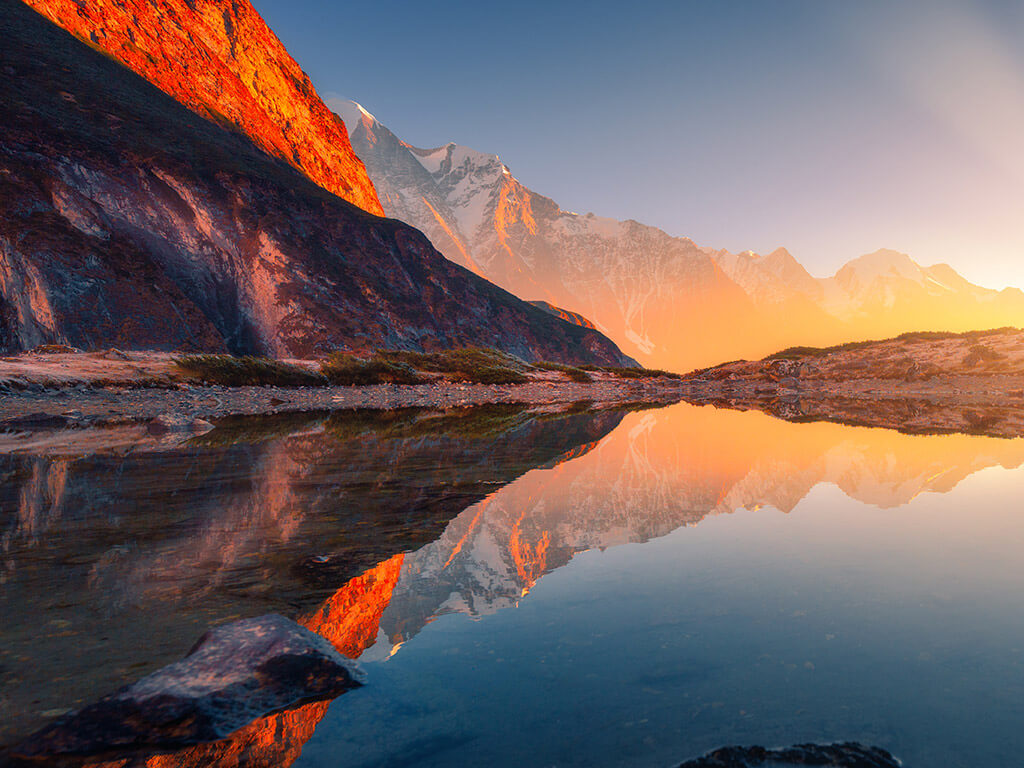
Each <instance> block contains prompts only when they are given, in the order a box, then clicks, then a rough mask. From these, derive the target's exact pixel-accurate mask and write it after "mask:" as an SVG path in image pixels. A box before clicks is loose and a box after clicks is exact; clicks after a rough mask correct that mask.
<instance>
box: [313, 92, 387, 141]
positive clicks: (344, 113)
mask: <svg viewBox="0 0 1024 768" xmlns="http://www.w3.org/2000/svg"><path fill="white" fill-rule="evenodd" d="M326 104H327V106H328V107H330V108H331V109H332V110H333V111H334V112H335V113H336V114H337V115H338V116H340V117H341V119H342V120H344V121H345V127H346V128H348V133H349V136H351V135H352V134H353V133H355V130H356V128H358V127H359V124H360V123H362V124H363V125H365V126H366V128H367V130H369V129H371V128H373V127H374V126H375V125H378V124H379V122H378V120H377V118H376V117H374V116H373V115H372V114H370V112H368V111H367V110H366V109H364V108H363V105H362V104H360V103H359V102H358V101H352V100H351V99H341V98H337V97H332V98H329V99H327V101H326Z"/></svg>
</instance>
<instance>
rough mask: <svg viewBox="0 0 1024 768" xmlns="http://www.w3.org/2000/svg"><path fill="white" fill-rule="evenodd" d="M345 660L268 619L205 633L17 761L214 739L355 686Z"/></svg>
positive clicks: (58, 727) (21, 752) (22, 750)
mask: <svg viewBox="0 0 1024 768" xmlns="http://www.w3.org/2000/svg"><path fill="white" fill-rule="evenodd" d="M362 682H363V676H362V673H361V672H360V670H359V669H358V667H357V666H356V665H355V663H354V662H352V661H350V660H348V659H346V658H345V657H344V656H342V655H341V654H339V653H338V652H337V651H336V650H335V649H334V647H333V646H332V645H331V644H330V643H329V642H327V641H326V640H324V639H323V638H322V637H320V636H319V635H317V634H314V633H313V632H310V631H309V630H308V629H306V628H305V627H302V626H300V625H298V624H296V623H295V622H294V621H291V620H289V619H286V618H284V617H283V616H279V615H277V614H267V615H266V616H260V617H257V618H253V619H243V620H242V621H236V622H233V623H231V624H226V625H224V626H222V627H217V628H215V629H212V630H210V631H209V632H207V633H206V634H205V635H203V637H202V638H201V639H200V640H199V642H198V643H196V645H195V647H194V648H193V649H192V650H191V651H190V652H189V654H188V655H187V656H186V657H185V658H184V659H182V660H181V661H179V662H176V663H174V664H170V665H168V666H166V667H164V668H163V669H160V670H158V671H156V672H154V673H153V674H151V675H148V676H146V677H144V678H142V679H141V680H139V681H138V682H136V683H133V684H131V685H128V686H125V687H124V688H122V689H121V690H119V691H117V692H116V693H113V694H111V695H109V696H106V697H104V698H102V699H100V700H99V701H97V702H96V703H95V704H91V705H89V706H87V707H85V708H84V709H80V710H78V711H77V712H73V713H71V714H69V715H67V716H65V717H62V718H61V719H59V720H57V721H56V722H54V723H52V724H50V725H49V726H47V727H46V728H43V729H42V730H40V731H38V732H37V733H36V734H34V735H33V736H30V737H29V738H28V739H27V740H26V741H25V742H23V743H22V744H21V745H19V746H18V747H17V748H15V750H14V754H15V755H17V756H19V757H27V758H45V757H47V756H57V755H61V754H80V755H85V754H97V753H101V752H107V751H112V750H119V749H131V748H136V747H143V746H145V747H148V748H152V747H156V748H174V747H182V746H188V745H192V744H200V743H205V742H211V741H217V740H219V739H223V738H225V737H226V736H228V735H229V734H231V733H232V732H233V731H235V730H237V729H238V728H241V727H242V726H244V725H247V724H248V723H250V722H252V721H254V720H256V719H257V718H259V717H262V716H264V715H267V714H269V713H271V712H275V711H277V710H280V709H283V708H285V707H289V706H292V705H294V704H297V703H299V702H304V701H313V700H322V699H330V698H334V697H336V696H339V695H340V694H342V693H344V692H346V691H348V690H350V689H352V688H355V687H357V686H360V685H362Z"/></svg>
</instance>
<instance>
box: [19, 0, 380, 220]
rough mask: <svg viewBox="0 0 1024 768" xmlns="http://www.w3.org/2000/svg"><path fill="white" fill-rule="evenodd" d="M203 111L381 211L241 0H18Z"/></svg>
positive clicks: (353, 160) (307, 88) (315, 102)
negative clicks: (97, 0) (96, 0)
mask: <svg viewBox="0 0 1024 768" xmlns="http://www.w3.org/2000/svg"><path fill="white" fill-rule="evenodd" d="M25 2H26V3H27V4H28V5H30V6H32V7H33V8H35V9H36V10H37V11H39V12H40V13H41V14H43V15H45V16H46V17H47V18H49V19H50V20H51V21H53V22H55V23H57V24H59V25H60V26H62V27H64V28H65V29H66V30H68V31H69V32H71V33H72V34H73V35H75V36H76V37H78V38H79V39H80V40H82V41H84V42H86V43H88V44H89V45H91V46H93V47H95V48H97V49H98V50H101V51H103V52H105V53H107V54H109V55H110V56H112V57H113V58H114V59H116V60H117V61H120V62H121V63H122V64H124V65H125V66H127V67H129V68H130V69H132V70H134V71H135V72H137V73H139V74H140V75H142V76H143V77H144V78H146V79H147V80H149V81H150V82H151V83H153V84H154V85H156V86H157V87H159V88H160V89H161V90H163V91H164V92H165V93H168V94H170V95H171V96H173V97H174V98H175V99H177V100H178V101H179V102H181V103H182V104H184V105H185V106H187V107H188V108H189V109H191V110H193V111H194V112H196V113H198V114H199V115H202V116H203V117H205V118H208V119H210V120H213V121H215V122H218V123H220V124H221V125H224V126H225V127H231V128H235V129H238V130H240V131H241V132H242V133H244V134H245V135H246V136H248V137H249V138H250V139H252V141H253V143H254V144H256V146H258V147H259V148H260V149H262V150H264V151H265V152H267V153H269V154H271V155H273V156H275V157H278V158H281V159H282V160H284V161H285V162H288V163H290V164H291V165H293V166H295V167H296V168H298V169H299V170H300V171H302V172H303V173H304V174H305V175H306V176H308V177H309V178H310V179H312V180H313V181H315V182H316V183H317V184H319V185H320V186H321V187H323V188H324V189H326V190H328V191H329V192H333V193H335V194H336V195H338V196H339V197H341V198H343V199H345V200H348V201H349V202H350V203H353V204H355V205H358V206H359V207H360V208H363V209H364V210H367V211H369V212H370V213H375V214H378V215H383V211H382V209H381V206H380V202H379V201H378V199H377V193H376V192H375V190H374V188H373V184H372V182H371V181H370V179H369V177H367V175H366V170H365V168H364V167H363V164H362V162H361V161H360V160H359V158H358V157H356V156H355V154H354V153H353V152H352V147H351V145H350V143H349V139H348V133H347V132H346V130H345V126H344V125H343V124H342V122H341V120H340V119H339V118H338V116H337V115H335V114H334V113H333V112H331V111H330V110H329V109H328V108H327V107H326V106H324V103H323V102H322V101H321V100H320V97H319V96H318V95H317V93H316V90H315V89H314V88H313V84H312V83H311V82H310V80H309V77H307V76H306V73H305V72H303V71H302V69H301V68H300V67H299V65H298V64H297V63H296V61H295V60H294V59H293V58H292V57H291V56H289V55H288V52H287V51H286V50H285V48H284V46H283V45H282V44H281V41H280V40H278V39H277V36H276V35H274V33H273V32H271V30H270V29H269V28H268V27H267V25H266V23H265V22H264V21H263V19H262V18H260V15H259V14H258V13H257V12H256V11H255V9H254V8H253V7H252V5H250V4H249V2H248V0H120V1H119V2H80V0H25Z"/></svg>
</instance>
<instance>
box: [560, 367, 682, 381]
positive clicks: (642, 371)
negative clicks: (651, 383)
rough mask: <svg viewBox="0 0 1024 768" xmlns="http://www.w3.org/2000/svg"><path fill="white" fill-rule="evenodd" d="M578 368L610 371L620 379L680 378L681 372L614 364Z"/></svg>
mask: <svg viewBox="0 0 1024 768" xmlns="http://www.w3.org/2000/svg"><path fill="white" fill-rule="evenodd" d="M579 368H580V370H583V371H603V372H604V373H610V374H612V375H613V376H618V377H619V378H620V379H681V378H683V377H682V375H681V374H678V373H673V372H672V371H663V370H661V369H660V368H642V367H640V366H638V365H633V366H625V367H623V366H614V365H581V366H579Z"/></svg>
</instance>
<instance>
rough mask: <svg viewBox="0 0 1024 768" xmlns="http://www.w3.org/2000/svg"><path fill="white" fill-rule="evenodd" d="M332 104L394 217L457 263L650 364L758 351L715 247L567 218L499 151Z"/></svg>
mask: <svg viewBox="0 0 1024 768" xmlns="http://www.w3.org/2000/svg"><path fill="white" fill-rule="evenodd" d="M331 106H332V107H334V108H335V109H337V110H338V111H339V112H340V113H341V115H342V117H343V118H344V119H345V122H346V125H348V127H349V131H350V132H351V138H352V146H353V148H354V149H355V151H356V154H358V155H359V156H360V157H361V158H362V160H363V162H365V163H366V167H367V170H368V171H369V173H370V177H371V178H372V179H373V180H374V183H375V184H376V186H377V190H378V193H379V194H380V198H381V203H382V205H383V206H384V210H385V211H386V212H387V214H388V215H389V216H394V217H395V218H399V219H402V220H403V221H407V222H410V223H413V224H414V225H415V226H417V227H419V228H420V229H422V230H423V232H425V233H426V235H427V236H428V237H429V238H430V239H431V242H433V243H434V244H435V245H436V246H437V248H438V249H439V250H440V251H441V252H442V253H444V254H445V255H446V256H447V257H448V258H449V259H451V260H452V261H454V262H456V263H457V264H461V265H463V266H465V267H467V268H468V269H471V270H473V271H475V272H477V273H478V274H481V275H483V276H485V277H487V278H488V279H489V280H493V281H494V282H496V283H497V284H498V285H501V286H502V287H503V288H506V289H508V290H510V291H512V292H513V293H515V294H516V295H517V296H521V297H523V298H527V299H531V300H542V301H545V302H548V303H550V304H553V305H555V306H557V307H564V308H566V309H569V310H572V311H574V312H577V313H580V314H582V315H583V316H585V317H587V318H589V319H590V320H591V321H592V322H593V323H594V324H595V325H596V326H597V328H598V329H600V330H601V331H603V332H604V333H606V334H608V335H609V336H611V337H612V338H614V339H616V340H617V342H618V343H619V344H620V345H621V346H622V348H623V350H624V351H625V352H626V353H627V354H629V355H632V356H634V357H636V358H637V359H639V360H640V361H641V362H643V363H644V364H652V363H653V364H656V365H659V366H661V367H670V368H676V369H683V368H687V367H695V366H696V365H698V364H700V363H701V362H710V361H715V362H718V361H720V360H721V359H722V358H721V356H722V354H723V350H728V349H730V348H732V349H735V348H739V349H742V350H748V351H749V352H750V353H753V351H754V350H755V349H757V348H758V347H757V346H756V345H755V344H752V343H749V342H748V341H747V340H744V338H743V335H744V333H745V332H746V330H747V329H750V328H757V327H759V326H763V325H764V323H763V322H762V323H759V321H758V316H757V311H756V308H755V306H754V304H753V302H752V301H751V300H750V298H749V297H748V296H747V295H746V294H745V293H744V292H743V290H742V289H741V288H740V287H739V286H738V285H736V283H734V282H733V281H732V280H730V279H729V278H728V277H727V276H726V275H725V273H724V272H723V271H722V269H721V268H720V267H719V266H718V264H717V263H716V261H715V259H714V252H713V251H711V250H709V249H703V248H699V247H698V246H697V245H696V244H694V243H693V242H692V241H691V240H688V239H685V238H674V237H671V236H669V235H667V234H666V233H664V232H662V231H661V230H659V229H656V228H654V227H649V226H645V225H643V224H640V223H638V222H636V221H615V220H614V219H606V218H600V217H597V216H594V215H593V214H586V215H580V214H576V213H572V212H570V211H565V210H562V209H561V208H560V207H559V206H558V204H557V203H555V202H554V201H553V200H551V199H549V198H546V197H543V196H541V195H539V194H537V193H535V192H533V191H532V190H530V189H528V188H527V187H525V186H523V185H522V184H521V183H520V182H519V181H518V180H517V179H516V178H515V177H514V176H513V175H512V173H511V171H510V170H509V169H508V168H507V167H506V166H505V165H504V164H503V163H502V162H501V160H500V159H499V158H498V157H497V156H496V155H487V154H484V153H481V152H476V151H474V150H471V149H468V148H466V147H461V146H459V145H457V144H446V145H445V146H443V147H438V148H435V149H420V148H418V147H414V146H412V145H410V144H407V143H406V142H404V141H402V140H401V139H399V138H398V137H397V136H395V135H394V133H392V132H391V131H390V130H388V129H387V127H385V126H384V125H383V124H381V123H380V122H379V121H378V120H377V119H376V118H374V117H373V115H371V114H370V113H369V112H367V111H366V110H365V109H363V108H362V107H360V106H359V105H358V104H356V103H355V102H336V101H332V102H331ZM773 337H774V334H773ZM773 341H777V339H774V338H773ZM725 354H728V352H726V353H725Z"/></svg>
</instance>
